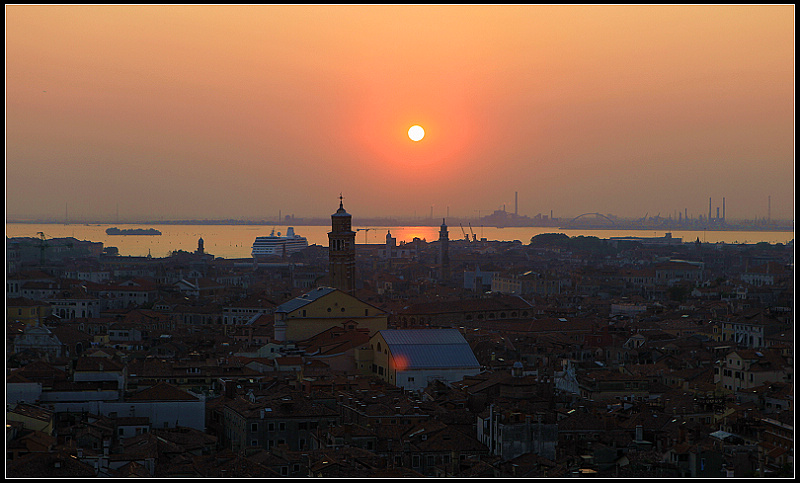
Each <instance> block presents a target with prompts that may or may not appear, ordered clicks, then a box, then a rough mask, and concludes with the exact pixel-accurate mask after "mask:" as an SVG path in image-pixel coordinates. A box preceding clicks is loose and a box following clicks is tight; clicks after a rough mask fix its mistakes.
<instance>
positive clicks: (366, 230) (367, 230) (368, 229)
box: [356, 228, 375, 245]
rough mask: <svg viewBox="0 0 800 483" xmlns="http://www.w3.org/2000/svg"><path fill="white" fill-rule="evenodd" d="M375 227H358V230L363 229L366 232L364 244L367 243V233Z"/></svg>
mask: <svg viewBox="0 0 800 483" xmlns="http://www.w3.org/2000/svg"><path fill="white" fill-rule="evenodd" d="M374 229H375V228H356V231H363V232H364V244H365V245H366V244H367V233H369V231H370V230H374Z"/></svg>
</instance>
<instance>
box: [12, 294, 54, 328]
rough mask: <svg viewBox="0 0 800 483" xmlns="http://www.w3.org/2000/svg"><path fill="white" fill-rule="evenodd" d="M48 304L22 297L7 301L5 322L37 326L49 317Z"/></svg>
mask: <svg viewBox="0 0 800 483" xmlns="http://www.w3.org/2000/svg"><path fill="white" fill-rule="evenodd" d="M50 313H51V308H50V304H48V303H46V302H40V301H37V300H31V299H27V298H24V297H17V298H12V299H8V300H7V302H6V320H13V321H17V322H24V323H25V324H28V325H39V324H40V323H41V322H42V321H43V320H45V319H46V318H47V317H49V316H50Z"/></svg>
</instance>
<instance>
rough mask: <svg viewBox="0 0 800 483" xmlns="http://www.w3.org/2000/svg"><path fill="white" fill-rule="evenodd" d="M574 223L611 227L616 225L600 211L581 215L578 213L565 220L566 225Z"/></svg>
mask: <svg viewBox="0 0 800 483" xmlns="http://www.w3.org/2000/svg"><path fill="white" fill-rule="evenodd" d="M574 225H578V226H585V225H591V226H604V227H609V228H611V227H614V226H617V222H616V221H615V220H614V219H612V218H609V217H608V216H606V215H604V214H602V213H583V214H582V215H578V216H576V217H575V218H573V219H571V220H569V221H568V222H567V226H574Z"/></svg>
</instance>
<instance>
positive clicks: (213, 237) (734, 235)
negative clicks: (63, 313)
mask: <svg viewBox="0 0 800 483" xmlns="http://www.w3.org/2000/svg"><path fill="white" fill-rule="evenodd" d="M112 226H117V227H119V228H155V229H157V230H159V231H160V232H161V233H162V234H161V235H155V236H146V235H107V234H106V228H109V227H112ZM286 228H287V226H278V225H276V226H274V227H273V226H271V225H159V224H153V225H128V224H107V225H103V224H55V223H54V224H29V223H6V236H7V237H34V238H39V237H40V235H39V232H41V233H44V235H45V237H46V238H60V237H73V238H77V239H78V240H88V241H93V242H102V243H103V246H112V247H117V248H118V249H119V253H120V255H123V256H147V255H148V254H150V255H152V256H153V257H165V256H168V255H169V254H170V252H172V251H175V250H185V251H190V252H191V251H194V250H196V249H197V244H198V240H199V239H200V238H202V239H203V244H204V247H205V251H206V253H210V254H212V255H215V256H217V257H222V258H250V248H251V246H252V244H253V241H254V240H255V238H256V237H257V236H265V235H269V234H270V232H271V231H272V230H273V229H274V230H275V233H276V234H277V233H279V232H280V233H281V234H285V233H286ZM353 229H354V230H357V231H356V243H358V244H364V243H368V244H383V243H384V242H385V239H386V234H387V232H391V234H392V236H393V237H395V238H396V239H397V242H398V243H401V242H409V241H411V240H413V239H414V238H415V237H418V238H421V239H424V240H427V241H429V242H430V241H435V240H438V239H439V227H438V226H400V227H360V226H357V225H354V226H353ZM465 230H466V234H467V235H469V237H470V238H472V233H474V235H475V236H477V238H478V239H481V238H486V239H487V240H500V241H513V240H519V241H521V242H522V243H525V244H527V243H528V242H529V241H530V239H531V237H533V236H535V235H539V234H542V233H564V234H566V235H567V236H570V237H573V236H580V235H583V236H595V237H598V238H611V237H619V236H635V237H663V236H664V234H665V233H666V232H665V231H654V230H587V229H571V230H562V229H559V228H551V227H509V228H495V227H477V228H476V227H473V228H472V233H470V231H469V230H468V229H465ZM329 231H330V227H329V226H295V233H296V234H298V235H300V236H304V237H306V238H308V243H309V245H313V244H317V245H321V246H325V247H327V246H328V232H329ZM448 231H449V235H450V240H459V239H463V238H464V233H463V232H462V231H461V227H460V226H450V227H449V229H448ZM671 233H672V236H673V237H675V238H682V239H683V241H684V242H691V241H695V240H697V239H700V241H702V242H707V243H719V242H722V243H758V242H768V243H784V244H786V243H789V242H791V241H792V240H794V232H791V231H677V230H672V231H671Z"/></svg>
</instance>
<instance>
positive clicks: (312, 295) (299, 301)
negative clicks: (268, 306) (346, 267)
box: [275, 287, 336, 313]
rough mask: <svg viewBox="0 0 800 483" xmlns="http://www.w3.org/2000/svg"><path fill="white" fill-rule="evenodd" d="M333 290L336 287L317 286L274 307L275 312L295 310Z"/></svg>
mask: <svg viewBox="0 0 800 483" xmlns="http://www.w3.org/2000/svg"><path fill="white" fill-rule="evenodd" d="M334 290H336V289H335V288H331V287H318V288H316V289H314V290H312V291H310V292H307V293H304V294H303V295H301V296H299V297H295V298H293V299H292V300H289V301H288V302H284V303H282V304H280V305H279V306H277V307H275V312H286V313H288V312H291V311H293V310H297V309H299V308H300V307H303V306H304V305H308V304H310V303H311V302H313V301H315V300H318V299H320V298H322V297H324V296H326V295H328V294H329V293H331V292H333V291H334Z"/></svg>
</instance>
